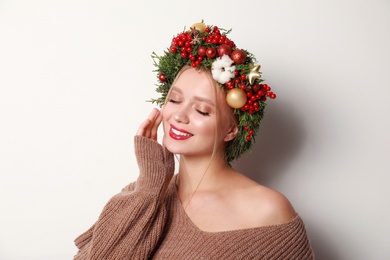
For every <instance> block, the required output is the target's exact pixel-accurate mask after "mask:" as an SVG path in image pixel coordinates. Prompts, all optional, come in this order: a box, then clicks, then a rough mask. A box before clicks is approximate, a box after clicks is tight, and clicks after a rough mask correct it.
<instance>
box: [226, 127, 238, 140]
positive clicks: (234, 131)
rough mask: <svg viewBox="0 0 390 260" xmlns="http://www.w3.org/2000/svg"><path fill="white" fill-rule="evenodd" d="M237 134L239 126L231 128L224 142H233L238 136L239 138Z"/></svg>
mask: <svg viewBox="0 0 390 260" xmlns="http://www.w3.org/2000/svg"><path fill="white" fill-rule="evenodd" d="M237 133H238V127H237V125H236V124H235V125H233V126H231V127H230V128H229V129H228V133H227V134H226V136H225V137H224V138H223V140H224V141H225V142H229V141H231V140H233V139H234V138H235V137H236V136H237Z"/></svg>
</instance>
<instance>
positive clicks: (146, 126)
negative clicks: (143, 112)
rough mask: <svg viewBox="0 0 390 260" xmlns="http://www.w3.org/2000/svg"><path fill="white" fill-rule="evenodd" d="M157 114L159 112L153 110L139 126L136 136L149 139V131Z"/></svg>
mask: <svg viewBox="0 0 390 260" xmlns="http://www.w3.org/2000/svg"><path fill="white" fill-rule="evenodd" d="M158 113H159V111H158V110H157V109H153V110H152V112H151V113H150V114H149V116H148V118H147V119H146V120H145V121H144V122H143V123H142V124H141V125H140V126H139V128H138V131H137V133H136V135H141V136H145V137H147V138H150V133H151V132H150V129H151V128H152V127H153V122H154V121H155V117H156V115H158Z"/></svg>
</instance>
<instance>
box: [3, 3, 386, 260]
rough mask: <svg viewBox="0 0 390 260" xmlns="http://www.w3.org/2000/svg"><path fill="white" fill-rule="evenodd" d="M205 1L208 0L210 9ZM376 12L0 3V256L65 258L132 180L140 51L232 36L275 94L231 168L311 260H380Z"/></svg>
mask: <svg viewBox="0 0 390 260" xmlns="http://www.w3.org/2000/svg"><path fill="white" fill-rule="evenodd" d="M217 2H218V4H217ZM389 14H390V2H389V1H387V0H382V1H380V0H373V1H362V0H360V1H357V0H354V1H352V0H345V1H336V0H331V1H330V0H327V1H309V0H307V1H305V0H295V1H290V0H275V1H260V0H256V1H229V0H227V1H224V2H221V1H203V0H199V1H179V0H175V1H155V2H152V1H131V0H128V1H119V0H118V1H101V0H98V1H96V0H95V1H87V0H67V1H49V0H47V1H43V0H41V1H27V0H26V1H22V0H12V1H11V0H2V1H0V174H1V175H0V177H1V179H0V207H1V213H0V259H7V260H8V259H29V260H34V259H37V260H38V259H39V260H45V259H57V260H62V259H71V258H72V256H73V255H74V254H75V253H76V248H75V246H74V245H73V239H74V238H75V237H76V236H77V235H79V234H80V233H82V232H83V231H84V230H86V229H87V228H88V227H89V226H90V225H91V224H92V223H93V222H94V221H95V220H96V218H97V217H98V215H99V213H100V210H101V209H102V207H103V206H104V204H105V203H106V201H107V200H108V199H109V198H110V197H111V196H112V195H113V194H115V193H116V192H118V191H119V190H120V189H121V188H122V187H123V186H125V185H126V184H127V183H129V182H131V181H134V180H135V179H136V177H137V174H138V173H137V166H136V164H135V158H134V155H133V135H134V133H135V131H136V129H137V128H138V125H139V123H140V122H141V121H143V120H144V118H145V117H146V116H147V114H148V113H149V111H150V110H151V109H152V107H153V106H152V105H151V104H150V103H146V102H144V101H145V100H148V99H150V98H151V97H156V94H155V92H154V88H155V86H154V84H155V83H156V77H155V74H154V73H153V72H152V70H153V69H154V67H153V66H152V60H151V58H150V54H151V53H152V51H156V52H157V53H159V54H161V53H162V51H163V50H164V49H165V48H167V47H169V44H170V41H171V39H172V37H173V36H174V35H175V34H176V33H178V32H180V31H182V30H183V28H184V26H187V28H188V27H189V26H191V25H192V23H194V22H198V21H200V20H201V19H204V20H205V22H206V23H207V24H214V25H219V26H220V27H223V28H227V29H228V28H233V32H232V33H231V34H230V36H231V38H232V39H233V40H234V41H235V43H236V44H237V46H239V47H241V48H245V49H248V50H249V51H251V52H253V53H254V54H256V56H257V58H258V61H259V63H261V65H262V72H263V77H264V78H265V79H266V82H267V83H268V84H269V85H271V86H272V88H273V90H274V91H275V92H276V93H277V95H278V98H277V99H276V100H274V101H272V102H269V105H268V106H267V109H266V117H265V119H264V121H263V124H262V127H261V132H260V134H259V136H258V138H257V143H256V147H255V150H254V151H253V152H252V154H251V156H250V157H246V158H243V159H242V160H241V161H239V162H238V163H237V164H236V167H237V168H238V169H240V170H242V171H244V172H245V173H247V174H248V175H249V176H251V177H252V178H254V179H255V180H257V181H258V182H260V183H263V184H265V185H268V186H270V187H273V188H275V189H277V190H279V191H281V192H282V193H284V194H285V195H286V196H287V197H288V198H289V199H290V200H291V202H292V203H293V204H294V206H295V208H296V210H297V211H298V212H299V214H300V215H301V216H302V218H303V219H304V220H305V223H306V226H307V230H308V233H309V236H310V239H311V242H312V245H313V247H314V250H315V252H316V256H317V259H390V247H389V238H388V237H389V233H390V224H389V219H390V209H389V205H390V203H389V202H390V201H389V200H390V194H389V191H388V186H389V184H390V176H389V173H390V162H389V161H390V156H389V155H390V137H389V136H390V135H389V130H390V129H389V128H390V122H389V120H390V116H389V112H390V103H389V101H388V100H389V95H390V76H389V74H390V50H389V46H390V33H389V32H390V15H389Z"/></svg>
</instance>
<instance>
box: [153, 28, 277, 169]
mask: <svg viewBox="0 0 390 260" xmlns="http://www.w3.org/2000/svg"><path fill="white" fill-rule="evenodd" d="M230 32H231V30H225V29H222V28H218V27H217V26H211V25H205V24H204V23H203V22H201V23H195V24H193V25H192V26H191V27H190V29H189V30H184V31H183V32H181V33H179V34H177V35H176V36H175V37H174V38H173V39H172V43H171V46H170V47H169V48H168V49H166V50H165V51H164V55H162V56H159V55H157V54H156V53H155V52H153V54H152V58H153V61H154V66H155V67H156V70H155V72H157V76H158V84H157V88H156V91H157V92H158V93H160V94H161V96H160V97H159V98H157V99H152V102H153V103H157V104H158V105H159V106H162V105H163V104H164V102H165V99H166V97H167V95H168V92H169V89H170V87H171V85H172V83H173V81H174V80H175V78H176V76H177V75H178V73H179V72H180V70H181V69H182V68H183V67H184V66H186V65H188V66H192V67H194V68H199V69H202V70H208V71H211V74H212V76H213V78H214V79H215V80H216V82H217V83H218V84H219V85H220V86H221V87H222V88H223V89H224V90H225V91H226V101H227V103H228V104H229V106H231V107H232V109H233V112H234V114H235V115H237V116H238V129H239V130H238V134H237V136H236V138H234V139H233V140H232V141H230V142H229V143H228V144H227V147H226V152H225V157H226V160H227V161H228V162H231V161H233V160H235V159H237V158H238V157H239V156H240V155H242V154H243V153H244V152H246V151H247V150H249V149H250V148H251V147H252V145H253V142H254V138H255V136H256V133H257V131H258V129H259V126H260V121H261V119H262V118H263V116H264V109H265V105H266V104H265V101H266V100H267V98H271V99H274V98H276V95H275V94H274V93H273V92H272V91H271V88H270V87H269V86H268V85H267V84H264V83H263V79H262V78H261V72H260V65H255V63H256V59H255V57H254V55H253V54H252V53H250V52H248V51H247V50H244V49H239V48H237V47H236V45H235V43H234V42H233V41H232V40H231V39H229V38H228V34H229V33H230Z"/></svg>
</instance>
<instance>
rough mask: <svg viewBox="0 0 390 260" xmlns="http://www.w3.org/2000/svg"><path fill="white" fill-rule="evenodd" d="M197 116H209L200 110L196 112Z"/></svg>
mask: <svg viewBox="0 0 390 260" xmlns="http://www.w3.org/2000/svg"><path fill="white" fill-rule="evenodd" d="M196 111H197V112H198V113H199V114H201V115H202V116H208V115H210V114H209V113H207V112H203V111H200V110H198V109H197V110H196Z"/></svg>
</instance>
